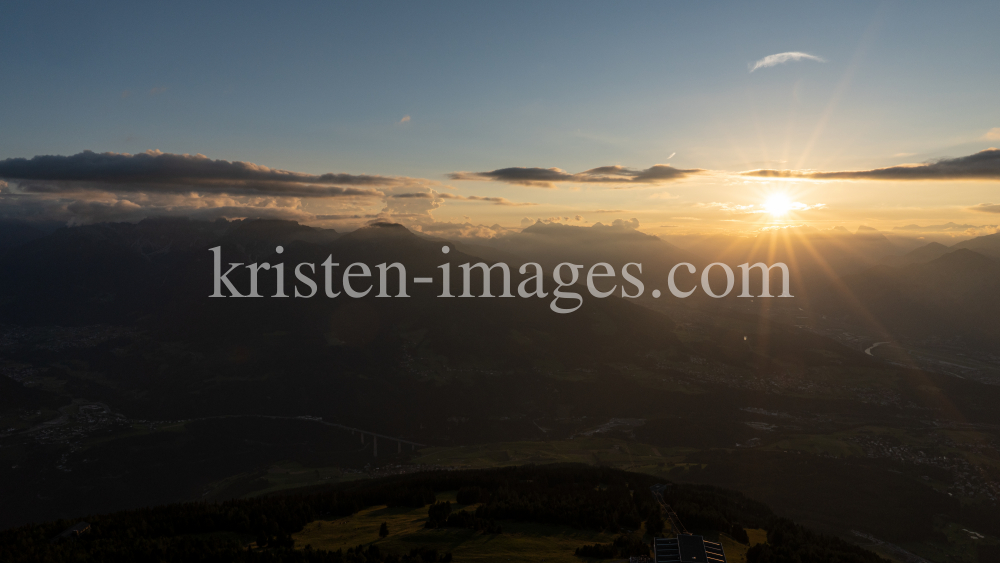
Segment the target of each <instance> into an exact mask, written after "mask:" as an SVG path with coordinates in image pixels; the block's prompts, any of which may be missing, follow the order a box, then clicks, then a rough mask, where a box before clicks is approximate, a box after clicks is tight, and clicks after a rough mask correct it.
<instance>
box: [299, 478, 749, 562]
mask: <svg viewBox="0 0 1000 563" xmlns="http://www.w3.org/2000/svg"><path fill="white" fill-rule="evenodd" d="M437 500H439V501H444V500H449V501H451V502H453V503H454V502H455V492H454V491H453V492H450V493H441V494H438V495H437ZM475 508H476V507H475V505H470V506H465V505H456V506H455V508H454V510H456V511H457V510H475ZM426 521H427V507H426V506H425V507H423V508H417V509H413V508H388V507H385V506H373V507H369V508H366V509H365V510H362V511H360V512H358V513H357V514H355V515H353V516H350V517H348V518H339V519H336V520H317V521H315V522H311V523H309V524H308V525H307V526H306V527H305V529H304V530H302V531H301V532H299V533H298V534H295V535H294V536H293V537H294V538H295V545H296V546H297V547H299V548H305V546H307V545H309V546H311V547H312V548H313V549H326V550H331V551H336V550H338V549H343V550H345V551H346V550H347V549H348V548H351V547H357V546H358V545H365V546H367V545H368V544H372V543H374V544H376V545H378V546H379V548H380V549H382V550H383V551H390V552H393V553H399V554H402V553H408V552H409V551H410V550H411V549H414V548H420V547H429V548H433V549H437V550H438V551H439V552H449V551H450V552H451V553H452V554H453V555H454V557H455V560H456V561H463V562H464V561H472V562H477V563H506V562H509V561H547V562H552V563H584V562H586V561H588V560H585V559H581V558H579V557H576V556H575V555H573V553H574V552H575V551H576V548H578V547H580V546H583V545H588V544H594V543H610V542H612V541H614V538H615V537H616V536H615V535H614V534H605V533H600V532H594V531H591V530H577V529H574V528H571V527H569V526H553V525H546V524H532V523H522V522H511V521H503V522H502V525H503V531H504V533H502V534H484V533H481V532H475V531H472V530H458V529H453V528H450V529H437V530H428V529H426V528H424V523H425V522H426ZM383 522H385V523H386V524H387V526H388V528H389V536H388V537H386V538H384V539H380V538H379V537H378V529H379V526H380V525H381V524H382V523H383ZM748 533H750V534H751V538H754V537H761V536H762V535H763V536H762V537H764V538H765V539H766V532H764V531H763V530H748ZM706 538H707V539H712V540H715V541H720V542H721V543H722V545H723V547H724V548H725V550H726V555H727V559H728V560H729V561H730V562H732V563H745V561H746V551H747V548H748V546H745V545H741V544H739V543H737V542H736V541H734V540H733V539H732V538H730V537H729V536H727V535H725V534H721V535H720V534H714V535H709V536H706Z"/></svg>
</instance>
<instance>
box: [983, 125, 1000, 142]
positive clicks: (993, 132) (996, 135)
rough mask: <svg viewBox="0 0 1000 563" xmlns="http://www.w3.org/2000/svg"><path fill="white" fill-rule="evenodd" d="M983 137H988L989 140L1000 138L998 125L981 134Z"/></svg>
mask: <svg viewBox="0 0 1000 563" xmlns="http://www.w3.org/2000/svg"><path fill="white" fill-rule="evenodd" d="M983 138H984V139H989V140H991V141H998V140H1000V127H994V128H993V129H990V130H989V131H987V132H986V134H985V135H983Z"/></svg>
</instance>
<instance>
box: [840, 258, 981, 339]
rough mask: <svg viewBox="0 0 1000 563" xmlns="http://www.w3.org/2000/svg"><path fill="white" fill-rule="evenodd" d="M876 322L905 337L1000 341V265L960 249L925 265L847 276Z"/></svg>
mask: <svg viewBox="0 0 1000 563" xmlns="http://www.w3.org/2000/svg"><path fill="white" fill-rule="evenodd" d="M843 281H844V285H845V287H846V289H847V291H848V292H849V293H850V294H851V295H852V296H853V297H855V298H856V299H857V300H858V302H859V304H860V305H861V307H862V308H863V309H864V310H865V311H866V312H867V313H868V314H869V315H871V317H872V318H873V320H874V322H876V323H878V324H880V325H881V326H882V327H884V328H885V329H887V330H889V331H891V332H894V333H898V334H906V335H918V336H931V335H939V336H943V337H946V338H952V337H954V336H961V337H964V338H969V339H973V340H987V341H993V342H996V341H997V339H998V338H1000V325H998V323H997V322H996V319H997V315H1000V261H998V260H996V259H994V258H990V257H987V256H983V255H982V254H979V253H977V252H973V251H971V250H968V249H959V250H955V251H953V252H949V253H947V254H944V255H943V256H941V257H939V258H937V259H935V260H932V261H930V262H928V263H925V264H912V265H909V266H903V267H900V268H893V267H889V266H878V267H875V268H872V269H871V270H868V271H865V272H862V273H859V274H855V275H852V276H847V277H845V278H844V280H843Z"/></svg>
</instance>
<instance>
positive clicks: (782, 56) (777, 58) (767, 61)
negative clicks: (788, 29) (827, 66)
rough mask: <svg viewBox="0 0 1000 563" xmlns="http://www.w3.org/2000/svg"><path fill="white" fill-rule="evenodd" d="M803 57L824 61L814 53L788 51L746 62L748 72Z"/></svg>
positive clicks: (798, 59)
mask: <svg viewBox="0 0 1000 563" xmlns="http://www.w3.org/2000/svg"><path fill="white" fill-rule="evenodd" d="M803 59H806V60H810V61H816V62H818V63H825V62H826V60H824V59H822V58H820V57H817V56H816V55H810V54H809V53H800V52H798V51H788V52H787V53H777V54H774V55H768V56H766V57H764V58H763V59H761V60H759V61H757V62H755V63H752V64H748V65H747V67H748V68H749V69H750V72H753V71H755V70H757V69H761V68H768V67H772V66H777V65H780V64H785V63H787V62H791V61H801V60H803Z"/></svg>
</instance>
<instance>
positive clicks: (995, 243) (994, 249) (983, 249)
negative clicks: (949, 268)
mask: <svg viewBox="0 0 1000 563" xmlns="http://www.w3.org/2000/svg"><path fill="white" fill-rule="evenodd" d="M952 248H954V249H958V248H966V249H969V250H974V251H976V252H978V253H980V254H985V255H987V256H992V257H994V258H1000V233H993V234H992V235H984V236H981V237H976V238H974V239H969V240H966V241H962V242H960V243H958V244H955V245H954V246H952Z"/></svg>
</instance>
